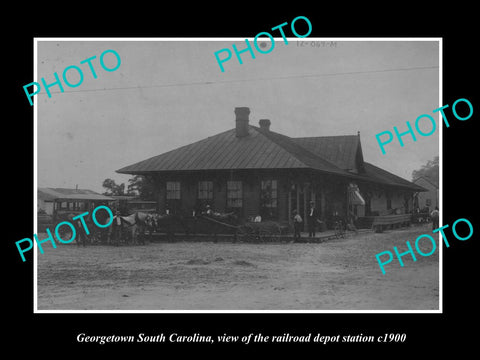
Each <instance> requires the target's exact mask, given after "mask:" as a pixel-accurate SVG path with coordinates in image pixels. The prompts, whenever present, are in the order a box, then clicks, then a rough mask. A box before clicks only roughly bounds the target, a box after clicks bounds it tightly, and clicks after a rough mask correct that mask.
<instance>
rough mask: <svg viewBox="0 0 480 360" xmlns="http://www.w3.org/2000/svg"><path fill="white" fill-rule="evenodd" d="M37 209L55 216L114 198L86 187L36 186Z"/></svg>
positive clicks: (101, 203)
mask: <svg viewBox="0 0 480 360" xmlns="http://www.w3.org/2000/svg"><path fill="white" fill-rule="evenodd" d="M37 200H38V201H37V211H38V212H39V211H44V212H45V213H46V214H47V215H51V216H53V218H54V219H55V216H56V214H57V213H58V212H85V211H90V210H92V209H94V208H95V207H97V206H98V205H109V204H111V202H112V201H113V200H114V199H112V198H111V197H109V196H105V195H102V194H99V193H96V192H94V191H92V190H87V189H68V188H38V189H37Z"/></svg>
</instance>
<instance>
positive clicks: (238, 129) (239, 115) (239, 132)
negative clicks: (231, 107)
mask: <svg viewBox="0 0 480 360" xmlns="http://www.w3.org/2000/svg"><path fill="white" fill-rule="evenodd" d="M249 114H250V109H249V108H248V107H236V108H235V136H236V137H244V136H247V135H248V115H249Z"/></svg>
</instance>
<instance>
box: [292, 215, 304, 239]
mask: <svg viewBox="0 0 480 360" xmlns="http://www.w3.org/2000/svg"><path fill="white" fill-rule="evenodd" d="M302 221H303V220H302V217H301V216H300V214H299V213H298V211H297V210H293V242H297V240H299V239H300V237H301V235H300V228H301V227H302Z"/></svg>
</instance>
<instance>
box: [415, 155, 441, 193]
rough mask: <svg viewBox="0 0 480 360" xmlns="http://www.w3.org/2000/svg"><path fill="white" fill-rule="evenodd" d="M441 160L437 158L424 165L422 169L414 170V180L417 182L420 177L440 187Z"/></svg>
mask: <svg viewBox="0 0 480 360" xmlns="http://www.w3.org/2000/svg"><path fill="white" fill-rule="evenodd" d="M438 161H439V158H438V156H435V157H434V158H433V160H428V161H427V163H426V164H425V165H422V167H421V169H418V170H413V172H412V180H413V181H415V180H416V179H418V178H419V177H425V178H427V179H428V180H430V181H431V182H432V183H434V184H435V185H437V186H438V184H439V165H438Z"/></svg>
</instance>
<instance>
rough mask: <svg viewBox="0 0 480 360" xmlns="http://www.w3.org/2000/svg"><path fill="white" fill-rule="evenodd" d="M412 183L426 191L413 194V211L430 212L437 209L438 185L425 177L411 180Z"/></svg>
mask: <svg viewBox="0 0 480 360" xmlns="http://www.w3.org/2000/svg"><path fill="white" fill-rule="evenodd" d="M413 182H414V183H415V184H417V185H419V186H421V187H423V188H425V189H426V190H427V191H424V192H419V193H416V194H415V196H414V200H413V201H414V208H415V209H419V210H420V211H422V210H425V211H426V212H430V211H432V210H433V209H435V207H439V202H438V185H437V184H436V183H435V182H434V181H432V180H431V179H429V178H427V177H425V176H420V177H419V178H417V179H415V180H413Z"/></svg>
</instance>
